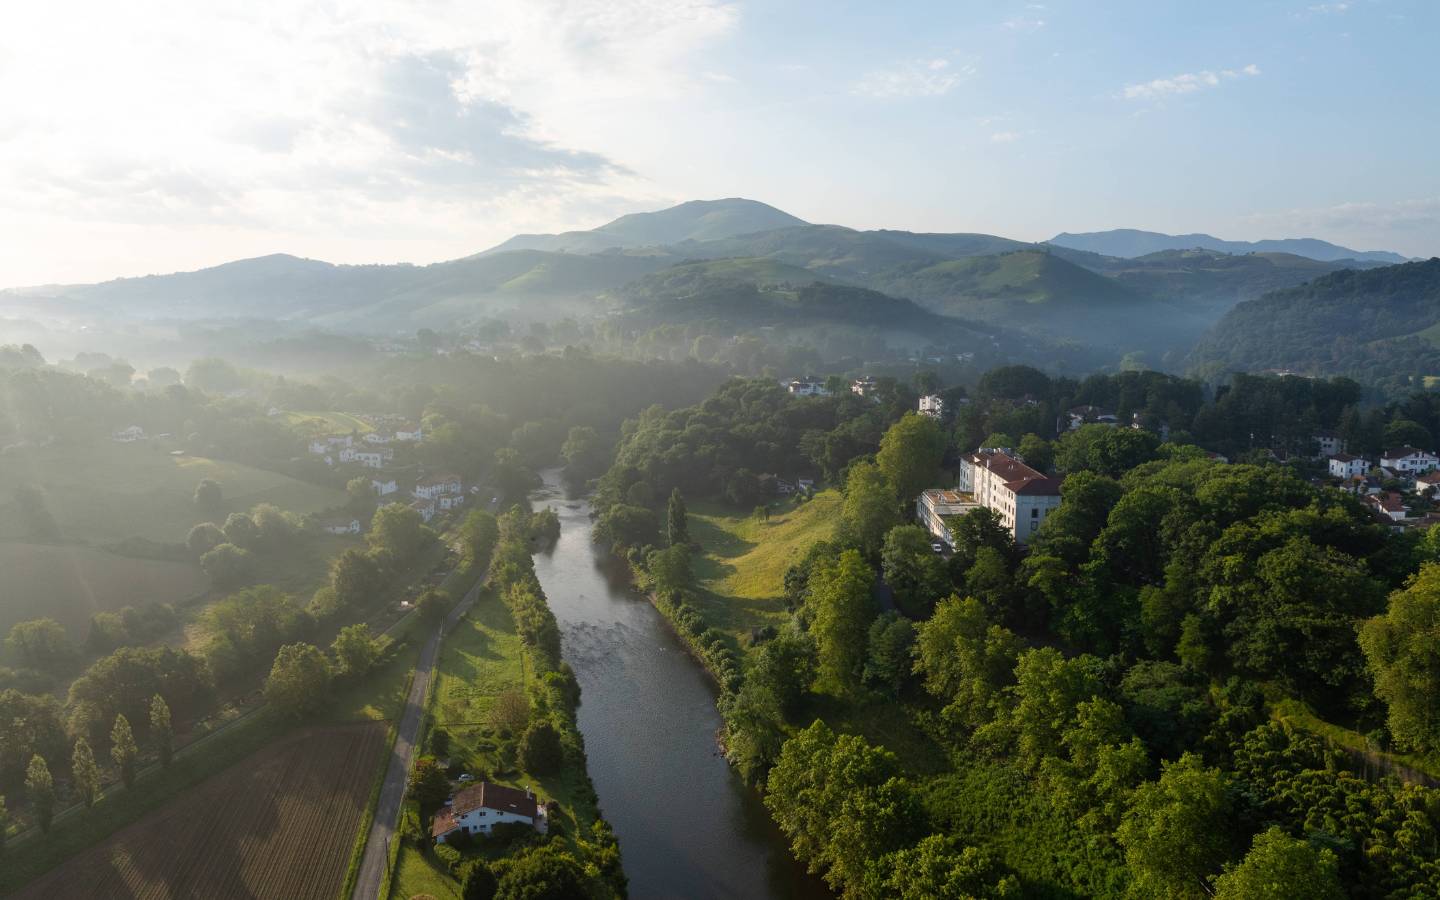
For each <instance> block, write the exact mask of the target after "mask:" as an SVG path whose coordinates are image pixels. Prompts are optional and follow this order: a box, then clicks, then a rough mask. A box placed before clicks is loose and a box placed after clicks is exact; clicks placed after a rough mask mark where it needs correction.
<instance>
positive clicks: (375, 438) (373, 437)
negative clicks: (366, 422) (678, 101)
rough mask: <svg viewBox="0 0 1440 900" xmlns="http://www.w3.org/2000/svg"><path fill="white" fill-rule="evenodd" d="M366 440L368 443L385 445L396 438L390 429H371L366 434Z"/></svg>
mask: <svg viewBox="0 0 1440 900" xmlns="http://www.w3.org/2000/svg"><path fill="white" fill-rule="evenodd" d="M364 440H365V443H367V444H377V445H381V446H383V445H385V444H388V443H390V442H391V441H393V440H395V435H393V434H391V433H390V432H388V431H371V432H369V433H368V434H366V435H365V439H364Z"/></svg>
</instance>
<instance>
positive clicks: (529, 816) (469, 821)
mask: <svg viewBox="0 0 1440 900" xmlns="http://www.w3.org/2000/svg"><path fill="white" fill-rule="evenodd" d="M507 823H517V824H522V825H529V826H530V827H532V828H535V829H536V830H538V831H542V832H543V831H545V830H546V828H545V826H546V822H545V809H544V807H542V806H540V804H539V803H537V802H536V801H535V795H534V794H532V793H530V791H528V790H525V791H521V790H517V789H515V788H508V787H502V786H501V785H498V784H490V783H489V782H486V781H482V782H480V783H479V784H474V785H471V786H470V787H467V788H465V789H464V790H462V791H460V792H459V793H458V794H456V795H455V796H454V797H451V798H450V799H449V800H447V801H446V802H445V806H444V807H442V808H441V810H440V811H439V812H437V813H436V814H435V821H434V822H433V823H432V824H431V826H430V836H431V837H433V838H434V839H435V843H437V844H443V843H445V842H446V840H447V839H448V838H449V837H450V836H451V835H453V834H456V833H457V832H460V831H466V832H468V833H470V834H489V833H490V829H492V828H494V827H495V826H496V825H504V824H507Z"/></svg>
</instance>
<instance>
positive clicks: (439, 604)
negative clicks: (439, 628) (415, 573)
mask: <svg viewBox="0 0 1440 900" xmlns="http://www.w3.org/2000/svg"><path fill="white" fill-rule="evenodd" d="M449 608H450V595H449V594H447V593H445V592H444V591H442V590H440V589H439V588H426V589H425V591H424V593H422V594H421V595H420V597H419V599H417V600H416V601H415V610H416V611H417V612H419V613H420V618H422V619H424V620H425V621H427V622H439V621H440V620H441V619H443V618H445V611H446V610H447V609H449Z"/></svg>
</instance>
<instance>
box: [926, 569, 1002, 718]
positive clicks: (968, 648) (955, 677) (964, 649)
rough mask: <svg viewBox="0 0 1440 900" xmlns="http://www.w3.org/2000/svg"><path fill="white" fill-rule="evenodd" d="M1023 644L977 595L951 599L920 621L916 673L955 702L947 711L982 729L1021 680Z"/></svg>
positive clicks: (936, 692) (942, 696)
mask: <svg viewBox="0 0 1440 900" xmlns="http://www.w3.org/2000/svg"><path fill="white" fill-rule="evenodd" d="M1022 646H1023V644H1022V642H1021V640H1020V638H1019V637H1017V636H1016V635H1015V634H1013V633H1012V632H1010V631H1007V630H1006V629H1004V628H1002V627H1000V625H998V624H995V623H993V622H992V621H991V620H990V618H989V617H988V616H987V615H986V613H985V608H984V607H983V606H981V605H980V601H978V600H976V599H975V598H973V597H971V598H967V599H964V600H962V599H960V598H959V597H953V596H952V597H950V598H949V599H948V600H942V601H941V602H940V604H939V605H938V606H936V607H935V614H934V615H932V616H931V617H930V618H929V620H927V621H925V622H922V623H921V624H920V630H919V635H918V638H917V640H916V652H915V671H916V672H918V673H921V674H923V675H924V676H925V688H926V690H928V691H929V692H930V693H931V694H933V695H935V696H936V697H939V698H940V699H941V700H944V701H945V702H946V703H948V704H949V706H947V707H946V714H947V716H950V717H952V718H954V719H957V720H958V721H959V722H960V723H962V724H964V725H966V726H968V727H970V728H977V727H979V726H981V725H984V724H986V723H987V722H989V721H990V720H991V719H992V718H994V715H995V708H996V705H997V702H998V699H999V697H1000V695H1001V692H1002V691H1003V690H1004V689H1005V688H1006V687H1008V686H1009V685H1011V684H1013V683H1014V682H1015V662H1016V659H1017V658H1018V657H1019V655H1020V650H1021V648H1022Z"/></svg>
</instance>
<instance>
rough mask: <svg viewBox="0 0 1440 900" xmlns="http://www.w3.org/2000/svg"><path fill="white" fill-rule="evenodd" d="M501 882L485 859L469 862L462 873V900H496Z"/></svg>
mask: <svg viewBox="0 0 1440 900" xmlns="http://www.w3.org/2000/svg"><path fill="white" fill-rule="evenodd" d="M499 889H500V882H499V881H498V880H496V878H495V872H494V870H493V869H491V868H490V866H489V865H488V864H487V863H486V862H485V861H484V860H483V859H475V860H471V861H469V862H467V863H466V864H465V868H464V869H462V870H461V873H460V900H494V897H495V892H496V891H498V890H499Z"/></svg>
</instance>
